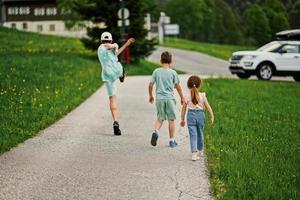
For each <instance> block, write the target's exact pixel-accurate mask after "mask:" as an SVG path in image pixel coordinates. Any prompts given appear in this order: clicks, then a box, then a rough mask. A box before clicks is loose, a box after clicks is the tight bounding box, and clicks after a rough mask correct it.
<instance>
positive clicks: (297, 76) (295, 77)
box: [293, 74, 300, 82]
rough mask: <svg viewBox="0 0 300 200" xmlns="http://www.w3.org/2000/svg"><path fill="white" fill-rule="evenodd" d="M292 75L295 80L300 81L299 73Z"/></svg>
mask: <svg viewBox="0 0 300 200" xmlns="http://www.w3.org/2000/svg"><path fill="white" fill-rule="evenodd" d="M293 77H294V79H295V81H297V82H299V81H300V74H298V75H294V76H293Z"/></svg>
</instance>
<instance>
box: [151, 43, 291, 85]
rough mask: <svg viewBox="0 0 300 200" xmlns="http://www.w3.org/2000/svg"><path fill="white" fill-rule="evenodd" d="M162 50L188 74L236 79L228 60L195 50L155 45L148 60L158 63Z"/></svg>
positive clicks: (273, 79) (174, 64)
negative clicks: (170, 55)
mask: <svg viewBox="0 0 300 200" xmlns="http://www.w3.org/2000/svg"><path fill="white" fill-rule="evenodd" d="M163 51H170V52H171V53H172V54H173V66H174V68H176V69H180V70H183V71H184V72H186V73H188V74H198V75H200V76H201V77H203V76H205V75H208V76H215V77H226V78H235V79H237V76H236V75H232V74H231V73H230V71H229V69H228V66H229V62H227V61H225V60H222V59H219V58H215V57H212V56H209V55H206V54H203V53H199V52H195V51H187V50H181V49H176V48H171V47H157V49H156V50H155V51H154V52H153V53H152V54H151V55H150V56H149V57H148V60H150V61H152V62H155V63H159V60H160V55H161V53H162V52H163ZM250 79H252V80H257V77H256V76H251V77H250ZM272 81H292V82H294V79H293V78H292V77H291V76H287V77H282V76H275V77H272Z"/></svg>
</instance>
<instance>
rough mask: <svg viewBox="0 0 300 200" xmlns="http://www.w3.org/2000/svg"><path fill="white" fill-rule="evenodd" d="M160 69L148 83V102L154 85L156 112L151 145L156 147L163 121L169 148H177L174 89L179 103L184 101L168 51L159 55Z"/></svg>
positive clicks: (151, 101) (152, 98)
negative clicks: (179, 100)
mask: <svg viewBox="0 0 300 200" xmlns="http://www.w3.org/2000/svg"><path fill="white" fill-rule="evenodd" d="M160 63H161V67H160V68H157V69H156V70H154V72H153V74H152V77H151V80H150V83H149V88H148V89H149V102H150V103H153V102H154V97H153V95H152V91H153V86H154V84H156V112H157V120H156V122H155V130H154V132H153V133H152V137H151V144H152V145H153V146H156V143H157V139H158V133H159V129H160V128H161V127H162V124H163V121H164V120H168V122H169V136H170V141H169V145H170V147H172V148H173V147H175V146H177V143H176V141H175V139H174V137H175V119H176V100H175V95H174V87H175V89H176V90H177V92H178V94H179V96H180V98H181V102H183V100H184V96H183V93H182V89H181V87H180V85H179V78H178V75H177V72H176V71H175V70H173V69H171V64H172V55H171V53H169V52H168V51H165V52H163V53H162V54H161V59H160Z"/></svg>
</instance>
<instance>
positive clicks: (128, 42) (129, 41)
mask: <svg viewBox="0 0 300 200" xmlns="http://www.w3.org/2000/svg"><path fill="white" fill-rule="evenodd" d="M134 42H135V39H134V38H130V39H129V40H127V42H126V43H125V44H124V45H123V46H122V47H121V48H120V49H119V52H118V55H119V54H121V53H122V52H123V51H124V50H125V49H126V48H127V47H129V46H130V45H131V44H133V43H134Z"/></svg>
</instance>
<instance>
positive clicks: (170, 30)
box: [164, 24, 179, 35]
mask: <svg viewBox="0 0 300 200" xmlns="http://www.w3.org/2000/svg"><path fill="white" fill-rule="evenodd" d="M164 33H165V35H179V25H178V24H166V25H165V26H164Z"/></svg>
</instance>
